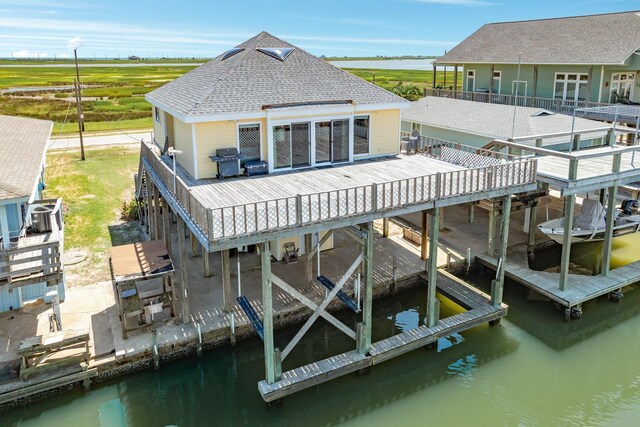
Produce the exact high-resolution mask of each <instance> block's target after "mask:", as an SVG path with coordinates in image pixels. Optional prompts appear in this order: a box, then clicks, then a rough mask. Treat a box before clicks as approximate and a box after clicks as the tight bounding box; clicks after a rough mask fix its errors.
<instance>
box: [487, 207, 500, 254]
mask: <svg viewBox="0 0 640 427" xmlns="http://www.w3.org/2000/svg"><path fill="white" fill-rule="evenodd" d="M497 228H498V208H497V206H496V202H495V201H493V200H492V201H491V210H490V211H489V248H488V252H489V256H492V257H494V256H496V229H497Z"/></svg>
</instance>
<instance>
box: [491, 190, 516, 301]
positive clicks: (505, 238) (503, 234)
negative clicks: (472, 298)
mask: <svg viewBox="0 0 640 427" xmlns="http://www.w3.org/2000/svg"><path fill="white" fill-rule="evenodd" d="M510 220H511V195H510V194H508V195H506V196H504V199H503V201H502V217H501V219H500V251H499V252H500V253H499V255H498V256H499V261H498V271H497V272H496V280H495V282H494V286H492V288H491V305H493V306H494V307H499V306H500V304H502V294H503V291H504V270H505V262H506V259H507V247H508V246H509V222H510Z"/></svg>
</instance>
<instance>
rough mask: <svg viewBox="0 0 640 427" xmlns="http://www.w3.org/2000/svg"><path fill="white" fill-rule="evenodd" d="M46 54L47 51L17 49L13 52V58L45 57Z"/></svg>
mask: <svg viewBox="0 0 640 427" xmlns="http://www.w3.org/2000/svg"><path fill="white" fill-rule="evenodd" d="M47 56H48V54H47V53H44V52H32V51H30V50H19V51H17V52H13V57H14V58H46V57H47Z"/></svg>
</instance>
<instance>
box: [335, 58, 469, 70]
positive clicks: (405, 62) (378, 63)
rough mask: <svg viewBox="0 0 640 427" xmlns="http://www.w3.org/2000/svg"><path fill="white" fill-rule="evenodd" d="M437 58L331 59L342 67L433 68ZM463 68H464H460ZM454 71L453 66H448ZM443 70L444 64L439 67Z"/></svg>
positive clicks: (383, 68) (448, 68)
mask: <svg viewBox="0 0 640 427" xmlns="http://www.w3.org/2000/svg"><path fill="white" fill-rule="evenodd" d="M433 61H435V59H381V60H362V61H331V64H333V65H335V66H336V67H340V68H374V69H375V68H377V69H380V70H428V71H431V70H433ZM460 69H462V68H460ZM447 70H449V71H453V67H447ZM438 71H442V66H440V67H438Z"/></svg>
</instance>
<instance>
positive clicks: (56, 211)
mask: <svg viewBox="0 0 640 427" xmlns="http://www.w3.org/2000/svg"><path fill="white" fill-rule="evenodd" d="M35 203H38V204H54V206H55V207H54V208H53V210H52V212H51V213H50V214H49V215H50V224H51V228H52V230H51V232H49V233H44V235H45V236H46V237H45V238H44V239H43V240H44V241H43V242H41V243H33V244H29V243H25V242H27V241H28V239H29V238H30V236H28V235H27V234H26V229H23V230H24V231H25V232H21V233H20V237H19V239H18V241H17V242H16V243H14V244H13V245H12V246H11V247H10V248H9V249H5V250H0V285H2V284H8V285H10V286H12V287H15V286H20V285H21V284H32V283H38V282H40V281H42V282H44V281H55V282H56V284H57V280H59V279H60V278H61V277H62V247H61V232H62V228H63V222H62V200H61V199H47V200H39V201H36V202H35Z"/></svg>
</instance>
